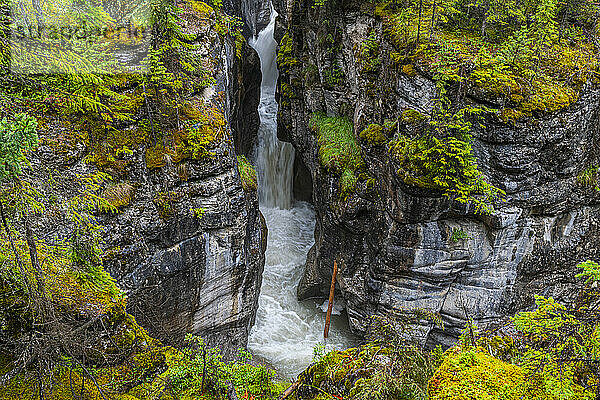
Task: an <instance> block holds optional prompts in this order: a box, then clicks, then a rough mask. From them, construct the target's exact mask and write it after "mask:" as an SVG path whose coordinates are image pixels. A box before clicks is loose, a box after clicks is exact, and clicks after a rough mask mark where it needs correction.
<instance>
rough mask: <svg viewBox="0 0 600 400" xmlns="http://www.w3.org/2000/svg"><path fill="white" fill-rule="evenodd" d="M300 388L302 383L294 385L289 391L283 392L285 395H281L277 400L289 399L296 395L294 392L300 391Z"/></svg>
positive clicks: (297, 382) (298, 382)
mask: <svg viewBox="0 0 600 400" xmlns="http://www.w3.org/2000/svg"><path fill="white" fill-rule="evenodd" d="M299 386H300V381H299V380H298V381H296V382H294V383H292V384H291V385H290V386H289V387H288V388H287V389H285V390H284V391H283V393H281V394H280V395H279V397H278V398H277V400H284V399H287V398H288V397H290V396H291V395H292V394H294V392H295V391H296V389H298V387H299Z"/></svg>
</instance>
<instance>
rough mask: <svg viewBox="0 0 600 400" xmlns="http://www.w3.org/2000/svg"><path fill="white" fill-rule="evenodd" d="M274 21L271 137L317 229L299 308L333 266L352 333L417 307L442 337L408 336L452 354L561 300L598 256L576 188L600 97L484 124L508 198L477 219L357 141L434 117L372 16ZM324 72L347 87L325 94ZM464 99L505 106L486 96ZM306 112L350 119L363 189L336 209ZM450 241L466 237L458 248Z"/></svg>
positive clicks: (596, 146)
mask: <svg viewBox="0 0 600 400" xmlns="http://www.w3.org/2000/svg"><path fill="white" fill-rule="evenodd" d="M276 9H277V10H278V11H279V13H280V17H279V19H278V29H277V36H278V39H279V40H280V41H281V43H282V44H281V46H280V47H281V49H280V60H279V61H280V64H283V65H280V67H281V68H280V69H281V76H280V82H279V91H278V92H279V102H280V105H281V109H280V119H279V131H278V135H279V137H280V139H282V140H285V141H289V142H291V143H292V144H293V145H294V147H295V148H296V151H297V154H300V155H301V157H302V160H303V162H304V164H305V165H306V166H307V167H308V170H309V171H310V175H311V177H312V182H313V185H312V189H313V202H314V205H315V209H316V218H317V223H316V228H315V245H314V246H313V248H312V249H311V251H310V253H309V256H308V260H307V263H306V272H305V275H304V277H303V280H302V282H301V283H300V286H299V287H298V296H299V298H301V299H303V298H309V297H319V296H320V297H325V296H326V294H327V293H328V290H329V289H328V288H329V282H330V280H331V273H332V272H331V271H332V266H333V260H334V259H336V260H338V263H339V265H340V273H339V275H338V281H337V283H338V290H339V293H338V296H341V297H342V298H343V299H344V300H345V301H346V304H347V312H348V316H349V320H350V325H351V328H352V329H353V330H354V331H356V332H357V333H363V332H364V331H365V329H366V328H367V325H368V324H369V321H370V317H371V316H373V315H383V316H389V315H392V314H394V313H397V312H400V313H401V312H405V311H408V310H411V309H415V308H426V309H429V310H433V311H435V312H438V313H439V314H440V315H441V317H442V319H443V321H444V325H445V328H444V329H443V330H441V329H439V328H435V327H433V326H432V325H431V324H430V323H427V322H423V323H422V324H421V325H420V326H419V327H416V329H415V336H417V337H419V338H420V339H421V340H422V341H423V342H427V343H429V344H435V343H442V344H450V343H452V342H453V341H454V340H455V339H456V337H457V336H458V335H459V334H460V330H461V329H462V327H463V326H464V323H465V321H467V320H468V319H470V318H472V319H473V320H474V321H475V322H476V323H477V324H480V325H485V324H487V323H491V322H494V321H498V320H500V319H502V318H504V317H505V316H508V315H511V314H513V313H514V312H516V311H518V310H523V309H526V308H528V307H530V306H532V304H533V301H534V295H537V294H539V295H544V296H554V297H555V298H558V299H560V300H564V301H568V300H569V298H570V296H572V295H573V294H574V293H575V291H574V290H573V289H574V288H575V286H576V284H577V283H576V280H575V278H574V275H575V273H576V271H575V269H576V268H575V266H576V264H577V263H578V262H580V261H583V260H585V259H589V258H592V259H596V260H598V259H599V258H600V252H599V251H598V249H600V196H599V193H598V192H597V191H596V190H594V188H593V187H590V186H586V185H583V184H581V183H580V182H579V181H578V179H577V176H578V174H580V173H581V172H582V171H583V170H585V169H586V168H587V167H589V166H590V165H593V164H597V163H598V155H599V153H600V88H598V87H597V86H596V87H594V86H592V85H587V86H586V87H585V88H584V89H583V91H582V95H581V98H580V99H579V100H578V101H577V102H576V103H575V104H573V105H572V106H570V107H568V108H566V109H563V110H560V111H558V112H555V113H552V114H546V115H539V116H537V117H536V118H532V119H531V120H529V121H527V122H522V123H521V122H520V123H516V124H514V125H507V124H504V123H502V122H501V121H499V120H498V118H495V117H489V118H488V120H487V121H486V122H485V126H486V128H478V129H476V130H475V131H474V132H473V140H472V145H473V150H474V154H475V156H476V158H477V161H478V165H479V168H480V170H481V171H482V172H483V173H484V174H485V177H486V179H487V180H488V181H489V182H491V183H492V184H493V185H495V186H496V187H499V188H501V189H503V190H505V191H506V194H507V195H506V202H503V203H500V204H497V207H496V212H495V213H493V214H492V215H489V216H484V215H479V214H475V213H474V212H473V210H472V209H470V208H469V207H466V206H464V205H460V204H457V203H453V202H451V201H449V200H448V199H447V198H445V197H442V196H440V194H439V193H435V192H432V191H430V190H425V189H420V188H417V187H412V186H408V185H406V184H405V183H404V182H403V180H402V179H401V178H400V177H399V176H398V173H397V170H398V168H399V165H398V163H397V161H396V160H395V159H394V157H392V156H391V155H390V152H389V150H388V149H387V148H386V147H385V146H376V145H372V144H369V143H366V142H364V141H361V140H360V139H359V138H358V132H361V130H362V129H364V128H366V127H367V126H368V124H370V123H379V124H382V123H383V122H384V120H385V119H395V118H398V117H399V116H400V115H401V114H402V112H403V111H404V110H406V109H408V108H410V109H413V110H417V111H419V112H421V113H423V114H429V111H430V110H431V107H432V101H433V99H434V97H435V96H436V87H435V84H434V82H433V80H432V79H431V77H428V76H427V74H425V73H423V72H422V71H415V72H414V73H413V72H412V71H410V73H409V74H406V73H403V72H402V71H401V69H400V68H399V67H398V66H397V65H394V64H393V62H392V60H390V57H389V54H390V53H391V50H392V49H391V45H390V44H389V43H387V41H386V39H385V35H384V34H383V27H382V23H381V20H380V19H379V18H377V17H376V16H375V15H374V12H373V9H372V5H369V4H368V3H367V2H360V1H346V0H344V1H333V0H332V1H329V2H327V3H326V5H325V6H324V7H313V4H312V2H311V1H291V0H289V1H286V0H279V1H277V2H276ZM372 33H374V35H375V37H376V40H377V42H378V43H379V45H380V46H381V49H382V51H381V53H380V54H381V57H382V60H381V61H382V66H381V68H379V70H378V72H377V73H376V75H372V74H371V75H369V74H365V73H364V71H362V70H361V68H360V66H361V64H360V61H359V60H358V58H357V49H359V48H360V46H361V44H362V43H363V42H364V41H365V39H366V38H367V37H368V36H369V35H370V34H372ZM332 71H333V72H335V73H336V74H337V77H342V78H341V79H335V80H334V81H333V82H332V80H331V73H332ZM468 96H469V98H470V100H471V101H473V102H474V103H479V104H485V105H487V106H491V107H494V106H495V107H497V108H500V107H501V105H500V104H494V100H493V99H490V98H488V97H487V96H486V95H485V94H484V93H481V92H477V91H475V90H473V91H471V92H469V93H468ZM314 112H326V113H327V114H329V115H345V116H348V117H349V118H350V119H351V120H352V121H353V123H354V127H355V132H354V134H355V136H356V138H357V141H358V143H359V145H360V148H361V152H362V157H363V159H364V162H365V164H366V173H367V175H368V176H370V177H372V178H374V180H372V181H371V184H372V186H367V185H366V184H361V185H360V186H359V187H358V188H357V190H356V192H355V193H353V194H352V195H351V196H349V197H348V198H347V199H345V200H342V199H340V195H339V191H338V181H339V176H337V175H336V174H334V173H332V172H330V171H328V170H327V169H325V168H323V167H322V166H321V165H320V164H319V161H318V155H317V152H318V144H317V141H316V138H315V134H314V133H313V132H311V130H310V129H309V127H308V121H309V119H310V117H311V115H312V114H313V113H314ZM400 128H401V129H409V127H407V126H401V127H400ZM400 128H399V129H400ZM459 230H460V231H462V232H464V233H465V234H466V236H467V238H466V239H458V240H453V238H452V236H453V235H452V234H453V232H458V231H459ZM454 239H456V238H454Z"/></svg>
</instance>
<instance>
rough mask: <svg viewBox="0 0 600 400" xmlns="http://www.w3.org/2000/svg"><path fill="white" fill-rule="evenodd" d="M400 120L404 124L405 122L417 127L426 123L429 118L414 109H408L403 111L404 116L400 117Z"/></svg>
mask: <svg viewBox="0 0 600 400" xmlns="http://www.w3.org/2000/svg"><path fill="white" fill-rule="evenodd" d="M400 120H401V121H402V122H404V123H405V124H409V125H415V124H420V123H421V122H423V121H426V120H427V116H426V115H423V114H421V113H420V112H418V111H417V110H413V109H412V108H407V109H406V110H404V111H402V116H401V117H400Z"/></svg>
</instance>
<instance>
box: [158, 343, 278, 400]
mask: <svg viewBox="0 0 600 400" xmlns="http://www.w3.org/2000/svg"><path fill="white" fill-rule="evenodd" d="M185 340H186V346H185V347H184V348H183V349H182V350H181V352H180V353H178V354H177V355H176V356H175V357H174V358H173V359H172V360H171V361H170V366H169V369H168V370H167V372H166V376H167V377H168V379H169V381H170V382H171V384H172V386H173V390H174V391H175V393H176V394H177V395H178V396H180V398H185V399H187V398H198V397H199V396H202V395H203V394H205V393H208V394H210V395H211V399H215V400H216V399H226V398H227V392H228V391H229V390H230V388H231V387H233V388H234V389H235V390H236V392H237V393H238V395H239V396H241V395H242V394H245V396H246V397H247V398H248V396H254V398H255V399H256V400H259V399H274V398H276V397H277V396H278V395H279V393H280V391H281V389H280V388H279V387H278V386H277V385H275V384H274V383H273V378H274V377H275V371H273V370H269V369H267V368H266V367H264V366H262V365H259V366H254V365H252V364H251V361H252V356H251V355H250V354H249V353H248V352H246V351H244V350H240V353H239V356H238V359H237V360H235V361H231V362H224V361H223V359H222V356H221V353H220V351H219V350H218V349H217V348H208V347H207V346H206V345H205V343H204V341H203V340H202V338H199V337H196V336H192V335H188V336H186V338H185Z"/></svg>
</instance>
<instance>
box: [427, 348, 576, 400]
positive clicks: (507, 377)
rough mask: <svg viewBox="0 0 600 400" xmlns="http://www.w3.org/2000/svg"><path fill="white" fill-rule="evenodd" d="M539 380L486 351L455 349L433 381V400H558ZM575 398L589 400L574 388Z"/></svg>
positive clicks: (446, 355)
mask: <svg viewBox="0 0 600 400" xmlns="http://www.w3.org/2000/svg"><path fill="white" fill-rule="evenodd" d="M539 385H543V382H540V381H539V380H538V378H535V377H533V378H531V377H527V376H526V375H525V373H524V371H523V369H522V368H521V367H519V366H518V365H514V364H509V363H507V362H504V361H501V360H499V359H497V358H495V357H492V356H491V355H490V354H489V353H487V352H486V351H485V350H483V349H482V348H474V347H470V348H461V347H460V346H459V347H455V348H452V349H450V350H448V351H447V352H446V354H445V357H444V361H443V363H442V365H441V366H440V367H439V368H438V370H437V371H436V372H435V374H434V376H433V377H432V378H431V379H430V381H429V385H428V395H429V398H430V399H431V400H442V399H443V400H454V399H456V400H468V399H473V400H479V399H481V400H495V399H503V400H521V399H530V400H558V397H555V396H552V395H548V394H546V393H544V391H542V390H539V387H540V386H539ZM571 390H573V393H574V397H572V398H578V399H579V398H587V396H586V395H585V392H584V390H583V388H582V387H579V386H576V385H574V386H573V387H572V388H571Z"/></svg>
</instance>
